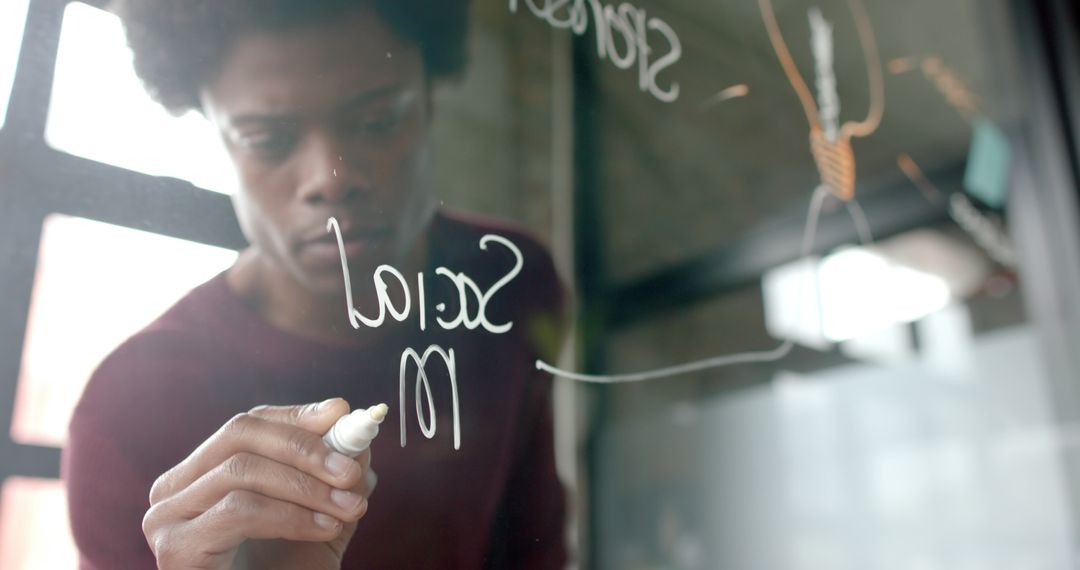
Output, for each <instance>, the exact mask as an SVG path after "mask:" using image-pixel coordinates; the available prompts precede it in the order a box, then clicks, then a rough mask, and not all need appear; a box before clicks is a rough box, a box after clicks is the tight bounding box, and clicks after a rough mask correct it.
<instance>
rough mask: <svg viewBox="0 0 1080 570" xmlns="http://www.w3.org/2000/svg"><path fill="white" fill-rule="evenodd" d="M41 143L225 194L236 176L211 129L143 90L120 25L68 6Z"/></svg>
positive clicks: (112, 19)
mask: <svg viewBox="0 0 1080 570" xmlns="http://www.w3.org/2000/svg"><path fill="white" fill-rule="evenodd" d="M45 139H46V140H47V141H48V143H49V144H50V145H51V146H52V147H54V148H56V149H58V150H62V151H64V152H68V153H71V154H74V155H77V156H82V157H85V158H89V159H92V160H97V161H100V162H104V163H107V164H112V165H115V166H119V167H121V168H127V169H131V170H136V171H139V172H144V173H146V174H153V175H156V176H171V177H173V178H182V179H184V180H188V181H190V182H192V183H193V184H195V185H196V186H200V187H202V188H206V189H208V190H214V191H217V192H223V193H226V194H228V193H232V192H233V189H234V186H235V177H234V175H233V172H232V167H231V165H230V163H229V160H228V157H227V156H226V154H225V150H224V147H223V146H222V144H221V142H220V139H219V138H218V137H217V135H216V132H215V130H214V129H213V128H212V127H211V125H210V123H209V122H207V121H206V119H204V118H203V116H202V115H200V114H199V113H196V112H189V113H187V114H186V115H184V116H183V117H181V118H180V119H179V120H177V119H176V118H174V117H171V116H170V115H169V114H168V113H167V112H166V111H165V110H164V109H163V108H162V107H160V106H159V105H157V103H154V102H153V100H151V99H150V97H149V96H148V95H147V94H146V92H145V91H144V90H143V88H142V85H141V84H140V82H139V79H138V78H137V77H136V76H135V70H134V68H133V66H132V54H131V50H130V49H128V47H127V43H126V40H125V39H124V33H123V29H122V28H121V26H120V21H119V19H118V18H117V17H116V16H114V15H112V14H110V13H108V12H105V11H103V10H99V9H97V8H93V7H90V6H88V5H86V4H82V3H80V2H72V3H71V4H69V5H68V7H67V9H66V10H65V11H64V24H63V28H62V30H61V33H60V46H59V52H58V54H57V58H56V78H55V81H54V83H53V91H52V100H51V102H50V104H49V117H48V122H47V124H46V126H45Z"/></svg>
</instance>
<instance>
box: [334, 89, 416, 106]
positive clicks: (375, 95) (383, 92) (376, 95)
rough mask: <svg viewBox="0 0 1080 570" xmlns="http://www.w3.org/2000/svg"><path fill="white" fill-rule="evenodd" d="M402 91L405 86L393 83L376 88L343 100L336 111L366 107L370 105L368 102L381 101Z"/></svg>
mask: <svg viewBox="0 0 1080 570" xmlns="http://www.w3.org/2000/svg"><path fill="white" fill-rule="evenodd" d="M404 90H405V86H404V85H401V84H397V83H394V84H391V85H385V86H383V87H378V88H375V89H372V90H370V91H365V92H363V93H360V94H359V95H356V96H354V97H352V98H350V99H347V100H345V102H343V103H342V104H341V105H339V106H338V110H344V109H354V108H356V107H361V106H363V105H366V104H368V103H370V102H372V101H374V100H376V99H381V98H383V97H387V96H390V95H395V94H397V93H399V92H401V91H404Z"/></svg>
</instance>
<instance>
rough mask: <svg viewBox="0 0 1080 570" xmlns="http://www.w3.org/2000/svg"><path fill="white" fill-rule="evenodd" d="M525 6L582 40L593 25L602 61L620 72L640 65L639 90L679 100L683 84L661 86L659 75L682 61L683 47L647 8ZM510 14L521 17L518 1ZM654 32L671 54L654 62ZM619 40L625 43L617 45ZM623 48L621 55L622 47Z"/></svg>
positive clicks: (566, 1)
mask: <svg viewBox="0 0 1080 570" xmlns="http://www.w3.org/2000/svg"><path fill="white" fill-rule="evenodd" d="M525 5H526V6H527V7H528V8H529V11H530V12H532V14H533V15H534V16H536V17H537V18H539V19H541V20H544V21H545V22H547V23H548V24H549V25H550V26H551V27H553V28H558V29H570V30H571V31H573V33H574V34H576V35H578V36H580V35H583V34H584V33H585V30H587V29H588V25H589V15H590V14H592V24H593V29H594V33H595V34H596V53H597V55H599V57H600V59H611V63H613V64H614V65H615V67H618V68H619V69H630V68H631V67H634V64H635V63H637V67H638V89H640V90H641V91H643V92H644V91H647V92H649V93H650V94H652V96H653V97H656V98H657V99H659V100H661V101H663V102H665V103H671V102H672V101H675V100H676V99H678V98H679V84H678V83H677V82H674V81H672V82H671V85H669V86H668V87H667V88H661V87H660V86H659V85H658V84H657V75H659V74H660V72H661V71H663V70H665V69H667V68H668V67H671V66H672V65H674V64H675V63H676V62H678V61H679V58H681V57H682V43H681V42H680V41H679V36H678V35H677V34H676V33H675V30H674V29H672V27H671V26H669V25H668V24H667V22H665V21H664V20H661V19H660V18H656V17H653V18H649V17H648V14H647V13H646V12H645V10H644V9H643V8H638V7H636V6H634V5H632V4H629V3H627V2H623V3H621V4H619V6H618V7H617V8H616V7H615V6H614V5H607V6H605V5H603V4H601V3H600V0H542V1H538V0H525ZM509 6H510V12H512V13H517V9H518V0H510V5H509ZM650 32H654V33H655V34H658V35H659V36H662V37H663V39H664V40H665V41H666V42H667V44H668V51H667V53H665V54H664V55H662V56H661V57H659V58H657V59H655V60H653V59H651V56H652V53H653V49H652V45H651V44H650V42H651V40H652V36H653V35H655V34H650ZM617 38H620V39H621V42H618V41H616V40H617ZM619 43H621V44H622V46H623V47H622V51H621V52H620V50H619V47H618V44H619Z"/></svg>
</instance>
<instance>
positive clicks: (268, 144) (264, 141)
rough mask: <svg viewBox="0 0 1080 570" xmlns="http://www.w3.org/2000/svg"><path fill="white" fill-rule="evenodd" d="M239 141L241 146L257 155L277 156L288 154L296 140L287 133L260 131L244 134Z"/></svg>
mask: <svg viewBox="0 0 1080 570" xmlns="http://www.w3.org/2000/svg"><path fill="white" fill-rule="evenodd" d="M239 143H240V146H242V147H244V148H245V149H247V150H250V151H252V152H254V153H255V154H257V155H260V156H266V157H277V156H284V155H285V154H288V152H289V151H290V150H292V147H293V145H294V144H295V143H296V140H295V138H294V137H293V136H292V135H289V134H287V133H259V134H252V135H242V136H241V137H240V138H239Z"/></svg>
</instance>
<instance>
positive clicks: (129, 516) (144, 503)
mask: <svg viewBox="0 0 1080 570" xmlns="http://www.w3.org/2000/svg"><path fill="white" fill-rule="evenodd" d="M173 336H175V335H167V334H163V333H145V332H144V333H140V334H139V335H136V336H135V337H133V338H132V339H130V340H129V341H127V342H126V343H124V344H123V345H121V347H120V348H118V349H117V350H116V351H114V352H113V353H112V354H111V355H110V356H109V357H108V358H106V359H105V361H104V362H103V363H102V364H101V365H100V366H99V367H98V369H97V370H96V371H95V373H94V374H93V376H92V377H91V379H90V381H89V383H88V384H87V387H86V390H85V391H84V392H83V395H82V397H81V398H80V400H79V405H78V406H77V407H76V409H75V413H74V415H73V416H72V420H71V423H70V425H69V428H68V444H67V445H66V446H65V447H64V450H63V455H62V476H63V479H64V482H65V485H66V488H67V495H68V511H69V516H70V520H71V530H72V534H73V536H74V538H75V544H76V546H77V547H78V550H79V565H80V566H79V567H80V568H81V569H83V570H104V569H111V568H133V569H135V568H156V566H157V565H156V562H155V559H154V556H153V553H152V552H151V551H150V548H149V546H148V545H147V543H146V540H145V538H144V536H143V533H142V518H143V515H144V514H145V513H146V510H147V509H148V508H149V494H150V487H151V485H152V484H153V482H154V480H155V479H156V478H157V477H158V476H159V475H160V474H161V473H162V472H164V471H165V470H166V469H167V468H168V467H170V466H171V465H174V464H175V463H176V462H177V461H178V458H180V457H182V456H181V455H180V454H186V451H187V449H186V443H185V442H184V441H183V440H178V439H177V437H176V435H175V433H174V432H175V430H171V429H170V426H173V427H175V425H176V423H177V422H176V420H177V418H176V417H175V414H177V410H179V409H183V408H184V405H183V402H184V398H183V397H182V393H183V392H184V391H185V390H184V384H185V380H186V379H187V378H188V377H190V376H192V375H197V374H199V372H198V371H197V369H196V364H197V363H198V362H199V359H197V358H191V354H188V353H189V352H190V351H188V350H186V349H185V348H184V343H182V342H179V341H178V340H177V339H174V338H173Z"/></svg>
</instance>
